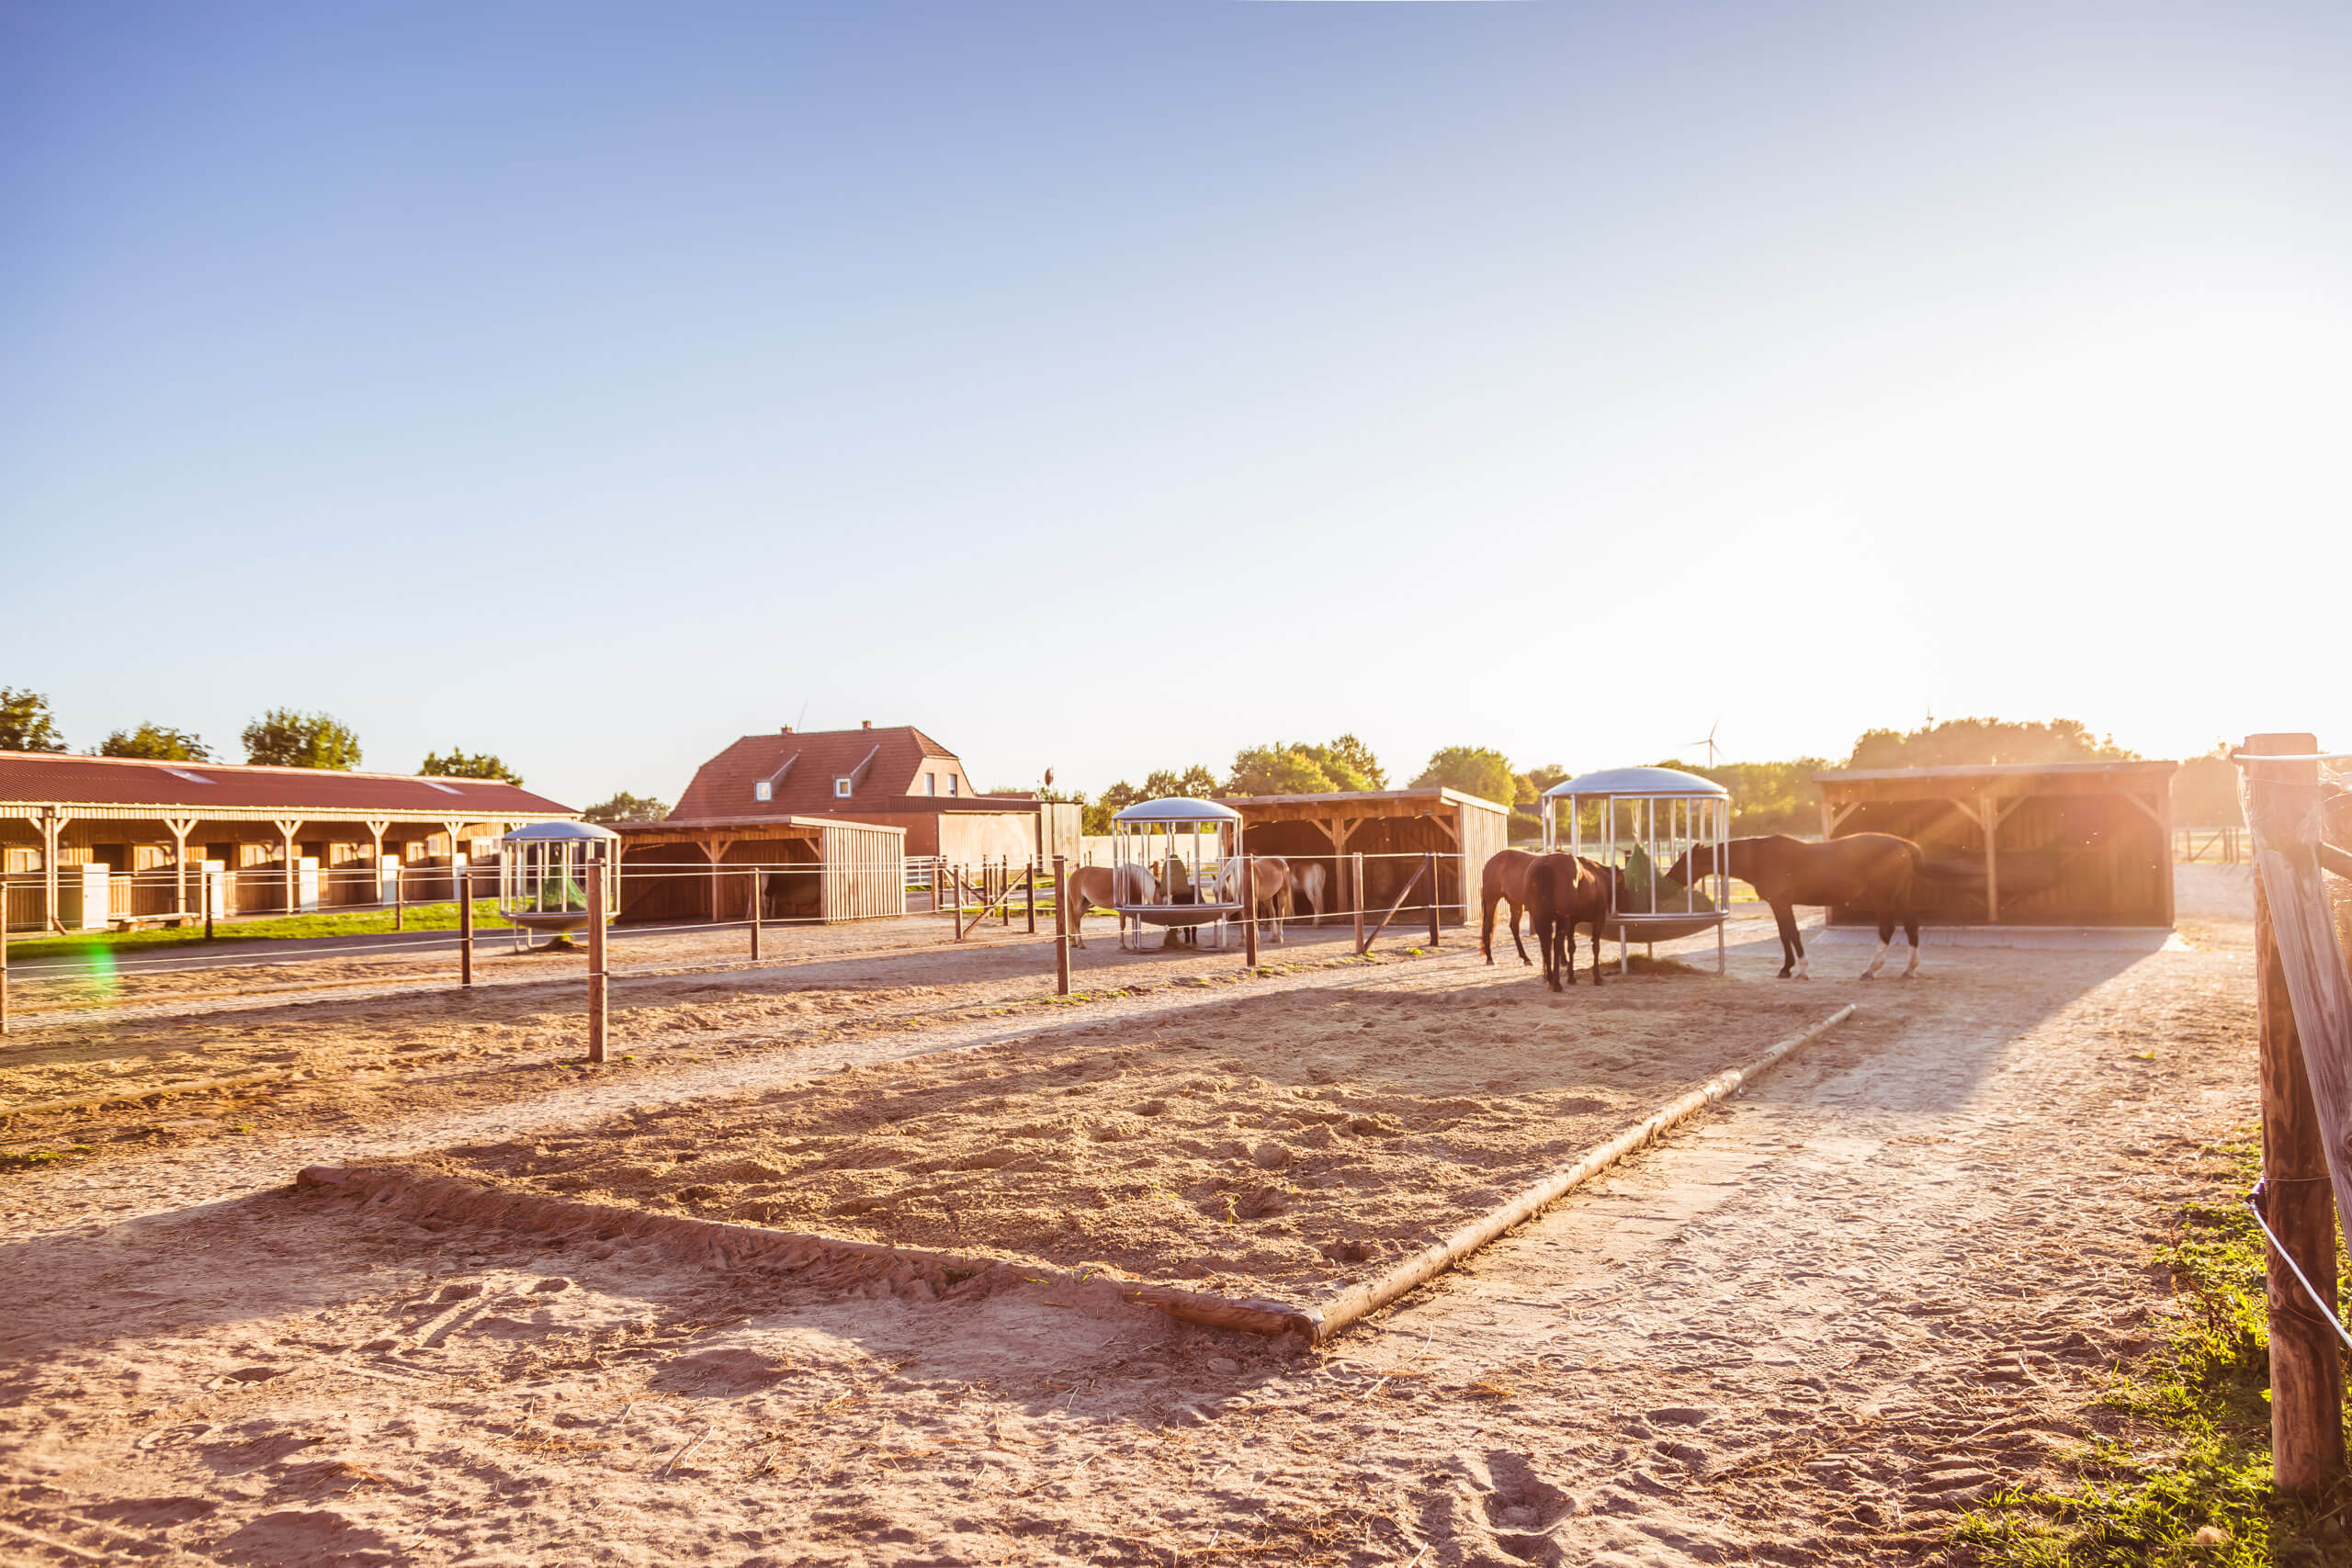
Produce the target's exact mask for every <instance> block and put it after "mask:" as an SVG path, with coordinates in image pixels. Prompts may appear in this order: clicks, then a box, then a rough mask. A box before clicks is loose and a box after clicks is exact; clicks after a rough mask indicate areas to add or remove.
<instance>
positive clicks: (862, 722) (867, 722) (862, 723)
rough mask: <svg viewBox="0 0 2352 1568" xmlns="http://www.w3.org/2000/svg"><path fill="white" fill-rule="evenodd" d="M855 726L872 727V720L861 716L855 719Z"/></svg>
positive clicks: (861, 727)
mask: <svg viewBox="0 0 2352 1568" xmlns="http://www.w3.org/2000/svg"><path fill="white" fill-rule="evenodd" d="M857 727H858V728H860V729H871V728H874V721H873V720H872V719H870V718H861V719H859V720H858V721H857Z"/></svg>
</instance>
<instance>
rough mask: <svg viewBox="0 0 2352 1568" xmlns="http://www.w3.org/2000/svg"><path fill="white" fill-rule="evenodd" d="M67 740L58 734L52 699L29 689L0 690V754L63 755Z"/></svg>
mask: <svg viewBox="0 0 2352 1568" xmlns="http://www.w3.org/2000/svg"><path fill="white" fill-rule="evenodd" d="M62 750H65V737H64V736H63V735H62V733H61V732H60V731H59V730H58V728H57V719H56V716H55V715H53V714H51V712H50V711H49V698H47V697H46V696H44V695H42V694H40V693H39V692H36V691H34V690H32V689H31V688H30V687H27V688H26V689H25V690H23V691H21V692H20V691H18V690H17V688H16V687H14V686H0V751H62Z"/></svg>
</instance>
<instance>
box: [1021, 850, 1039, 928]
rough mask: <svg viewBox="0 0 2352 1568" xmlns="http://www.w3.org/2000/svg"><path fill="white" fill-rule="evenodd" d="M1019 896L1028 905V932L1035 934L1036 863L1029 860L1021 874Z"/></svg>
mask: <svg viewBox="0 0 2352 1568" xmlns="http://www.w3.org/2000/svg"><path fill="white" fill-rule="evenodd" d="M1021 882H1022V888H1021V897H1022V899H1023V902H1025V903H1026V904H1027V905H1028V906H1029V934H1030V935H1031V936H1035V935H1036V934H1037V863H1036V862H1035V861H1034V860H1033V861H1031V862H1030V863H1029V868H1028V870H1026V871H1024V872H1023V873H1022V874H1021Z"/></svg>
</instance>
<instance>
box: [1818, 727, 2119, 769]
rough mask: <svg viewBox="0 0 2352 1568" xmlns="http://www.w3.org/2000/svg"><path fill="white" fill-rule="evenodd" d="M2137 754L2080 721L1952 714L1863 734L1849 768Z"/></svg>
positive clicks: (2113, 757) (2111, 759)
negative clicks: (1911, 726) (1904, 727)
mask: <svg viewBox="0 0 2352 1568" xmlns="http://www.w3.org/2000/svg"><path fill="white" fill-rule="evenodd" d="M2135 755H2136V753H2134V752H2131V751H2127V750H2124V749H2123V748H2122V747H2120V746H2118V745H2117V744H2116V743H2115V738H2114V737H2113V736H2111V735H2109V736H2101V737H2097V738H2094V737H2093V736H2092V734H2091V732H2090V731H2089V730H2088V729H2086V728H2084V727H2083V724H2082V722H2081V721H2080V720H2079V719H2072V718H2053V719H2052V720H2050V721H2049V722H2048V723H2046V724H2043V723H2028V722H2019V721H2018V720H2014V719H2005V718H1951V719H1946V720H1944V722H1942V723H1941V724H1934V725H1928V726H1925V727H1923V728H1918V729H1914V730H1911V731H1909V732H1907V733H1897V732H1896V731H1894V730H1892V729H1871V730H1866V731H1864V732H1863V734H1862V736H1861V738H1860V739H1858V740H1856V741H1855V742H1854V752H1853V755H1852V756H1850V757H1849V758H1847V759H1846V766H1848V767H1849V768H1966V767H1982V766H1985V765H1988V764H1991V763H1996V762H2128V761H2132V760H2133V758H2134V757H2135Z"/></svg>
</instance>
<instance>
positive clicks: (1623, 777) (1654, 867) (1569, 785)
mask: <svg viewBox="0 0 2352 1568" xmlns="http://www.w3.org/2000/svg"><path fill="white" fill-rule="evenodd" d="M1563 805H1565V806H1566V807H1567V811H1566V817H1567V844H1566V851H1567V852H1568V853H1569V854H1575V855H1581V854H1586V853H1587V852H1590V855H1591V858H1593V859H1595V860H1597V861H1599V862H1600V863H1601V864H1603V865H1609V866H1619V867H1621V868H1622V869H1623V871H1624V873H1625V886H1626V894H1627V898H1626V902H1625V904H1624V905H1623V906H1621V907H1620V908H1618V910H1617V912H1616V915H1615V917H1614V918H1613V919H1611V921H1610V922H1609V923H1608V924H1607V925H1605V926H1603V927H1602V928H1601V934H1602V935H1603V936H1605V937H1615V938H1616V939H1617V968H1618V972H1619V973H1620V974H1623V972H1624V971H1625V969H1626V968H1627V966H1628V964H1629V960H1630V955H1631V952H1632V943H1634V942H1670V941H1672V940H1673V939H1674V938H1676V937H1684V936H1697V935H1698V934H1699V933H1700V932H1701V931H1706V930H1708V929H1710V928H1713V931H1714V933H1715V973H1716V974H1718V975H1720V974H1722V973H1724V919H1726V918H1727V916H1728V913H1729V911H1730V908H1731V877H1730V875H1729V874H1727V873H1725V872H1723V871H1720V870H1719V871H1716V872H1714V873H1713V874H1710V875H1707V876H1704V877H1701V878H1699V879H1697V886H1690V887H1682V886H1669V885H1668V880H1667V877H1666V874H1665V872H1666V868H1667V867H1668V866H1670V865H1672V864H1674V863H1676V862H1677V861H1679V859H1681V858H1682V856H1683V855H1684V854H1686V853H1687V852H1690V851H1691V850H1692V849H1696V848H1701V847H1706V848H1712V849H1713V850H1714V851H1715V852H1716V853H1715V859H1714V863H1715V864H1716V865H1717V866H1721V865H1723V864H1724V861H1725V858H1726V857H1725V853H1724V847H1725V846H1726V845H1727V844H1729V843H1730V841H1731V792H1730V791H1729V790H1727V789H1725V788H1724V786H1723V785H1721V784H1715V783H1713V781H1711V780H1708V779H1702V778H1701V777H1699V775H1698V774H1696V773H1684V772H1683V771H1682V770H1681V769H1679V768H1605V769H1603V770H1601V771H1600V772H1599V773H1586V774H1584V775H1583V776H1581V777H1579V778H1573V779H1570V780H1568V781H1567V782H1566V783H1565V784H1554V785H1553V786H1552V787H1551V788H1550V789H1547V790H1545V791H1544V850H1545V851H1546V852H1556V851H1558V850H1559V849H1560V848H1561V847H1562V846H1561V843H1560V818H1561V815H1562V814H1561V811H1560V807H1562V806H1563ZM1621 849H1622V850H1623V857H1624V858H1623V861H1622V862H1621V861H1620V860H1619V858H1618V856H1619V852H1620V850H1621ZM1709 887H1711V888H1712V892H1711V893H1702V891H1701V889H1702V888H1709Z"/></svg>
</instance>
